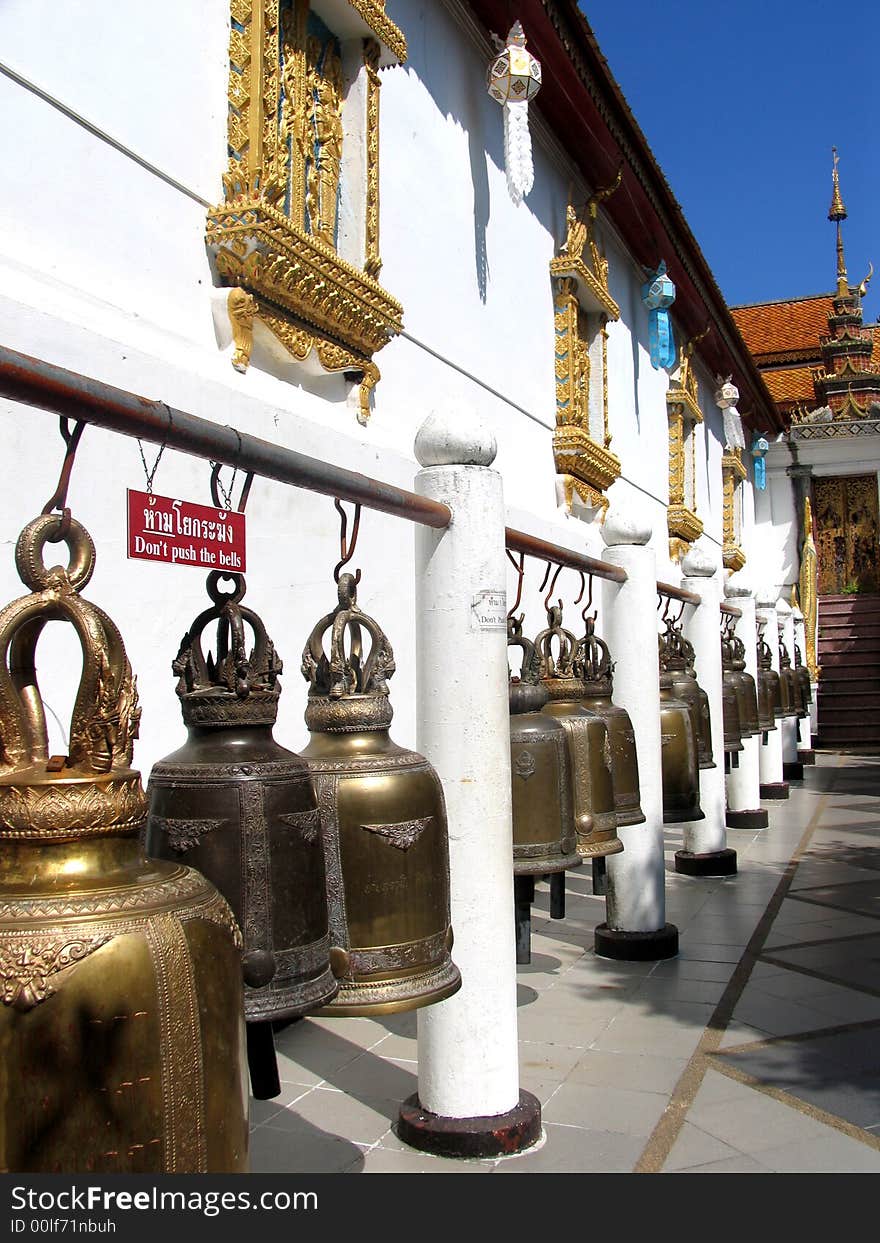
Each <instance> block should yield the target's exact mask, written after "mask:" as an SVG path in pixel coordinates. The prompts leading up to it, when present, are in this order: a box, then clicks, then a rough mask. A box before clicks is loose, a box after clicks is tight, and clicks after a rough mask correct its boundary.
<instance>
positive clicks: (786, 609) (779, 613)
mask: <svg viewBox="0 0 880 1243" xmlns="http://www.w3.org/2000/svg"><path fill="white" fill-rule="evenodd" d="M776 621H777V628H778V631H779V646H780V648H782V647H784V648H785V650H786V652H788V655H789V659H790V661H791V667H792V668H794V617H793V615H792V609H791V605H790V604H789V603H788V602H787V601H786V600H780V601H778V603H777V605H776ZM781 663H782V662H781V661H780V665H781ZM779 724H780V726H781V728H782V775H783V777H784V778H785V780H786V781H796V780H798V779H799V778H801V777H803V775H804V768H803V765H802V764H799V763H798V757H797V748H798V719H797V717H796V716H784V717H783V718H782V720H781V721H780V722H779Z"/></svg>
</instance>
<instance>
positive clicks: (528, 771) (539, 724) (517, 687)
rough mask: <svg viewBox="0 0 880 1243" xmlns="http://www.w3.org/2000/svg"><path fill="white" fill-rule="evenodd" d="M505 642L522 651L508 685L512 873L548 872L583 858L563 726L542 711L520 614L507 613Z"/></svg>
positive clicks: (542, 690)
mask: <svg viewBox="0 0 880 1243" xmlns="http://www.w3.org/2000/svg"><path fill="white" fill-rule="evenodd" d="M507 642H508V646H510V647H519V648H521V649H522V653H523V656H522V667H521V672H520V676H519V677H513V676H511V679H510V688H509V694H510V767H511V783H512V793H513V873H514V876H544V875H552V874H553V873H554V872H562V871H565V869H566V868H572V867H578V866H579V865H580V863H581V856H580V855H579V854H578V853H577V835H576V833H575V827H574V811H573V803H572V797H573V796H572V781H571V761H570V760H569V756H568V747H567V744H566V735H565V729H564V727H563V726H562V725H561V724H560V722H559V721H557V720H556V719H555V718H554V717H552V716H548V715H547V714H546V713H545V712H542V711H541V709H542V708H543V706H544V704H545V703H546V702H547V698H548V691H547V688H546V686H544V685H543V684H542V682H541V664H540V659H539V657H538V654H537V651H536V649H535V645H534V644H533V643H531V642H530V641H529V640H528V639H526V638H525V637H524V636H523V633H522V617H520V618H515V617H508V619H507Z"/></svg>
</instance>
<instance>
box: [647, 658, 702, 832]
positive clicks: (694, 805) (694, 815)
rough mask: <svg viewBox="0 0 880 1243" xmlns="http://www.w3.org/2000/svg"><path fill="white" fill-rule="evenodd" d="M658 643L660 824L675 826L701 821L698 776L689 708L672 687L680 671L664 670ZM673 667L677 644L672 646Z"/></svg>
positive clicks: (691, 717)
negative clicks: (660, 772)
mask: <svg viewBox="0 0 880 1243" xmlns="http://www.w3.org/2000/svg"><path fill="white" fill-rule="evenodd" d="M658 637H659V639H660V644H659V646H660V653H659V656H660V741H661V744H662V749H661V765H662V776H663V823H664V824H679V823H681V822H683V821H688V820H704V819H705V813H704V811H703V809H702V807H701V806H700V776H699V771H698V768H697V739H696V733H695V730H694V714H693V710H692V707H691V705H690V704H687V703H685V702H684V701H683V700H681V699H679V698H677V696H676V694H675V691H674V689H673V686H674V684H675V682H676V681H677V680H678V681H680V680H681V679H680V677H679V676H677V675H680V674H681V669H680V668H679V669H676V673H675V674H673V673H671V672H669V671H668V670H667V669H666V661H667V660H668V659H669V655H668V649H667V646H666V644H665V643H664V639H665V637H666V636H658ZM673 651H674V652H675V660H676V664H678V663H679V661H678V656H679V653H678V651H677V644H673Z"/></svg>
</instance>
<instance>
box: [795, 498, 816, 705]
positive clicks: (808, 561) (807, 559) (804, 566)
mask: <svg viewBox="0 0 880 1243" xmlns="http://www.w3.org/2000/svg"><path fill="white" fill-rule="evenodd" d="M800 586H801V601H802V603H801V612H802V613H803V615H804V638H805V640H806V644H805V645H806V649H807V650H806V652H805V654H804V658H805V660H806V662H807V669H808V670H809V673H810V680H811V681H813V682H818V680H819V674H820V672H821V670H820V668H819V662H818V660H817V657H816V631H817V623H818V607H819V599H818V563H817V556H816V545H815V543H814V542H813V514H812V508H811V504H810V498H809V497H805V498H804V546H803V548H802V549H801V573H800Z"/></svg>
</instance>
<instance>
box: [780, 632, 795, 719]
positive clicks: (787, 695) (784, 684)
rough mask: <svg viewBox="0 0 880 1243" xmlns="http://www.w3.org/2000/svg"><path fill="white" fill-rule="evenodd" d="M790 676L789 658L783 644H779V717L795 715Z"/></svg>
mask: <svg viewBox="0 0 880 1243" xmlns="http://www.w3.org/2000/svg"><path fill="white" fill-rule="evenodd" d="M792 680H793V679H792V676H791V658H790V657H789V654H788V652H787V651H786V647H785V644H784V643H782V642H780V644H779V701H780V705H781V711H780V714H779V715H780V716H794V715H795V714H796V711H797V709H796V706H795V704H794V701H793V691H794V687H793V686H792Z"/></svg>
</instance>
